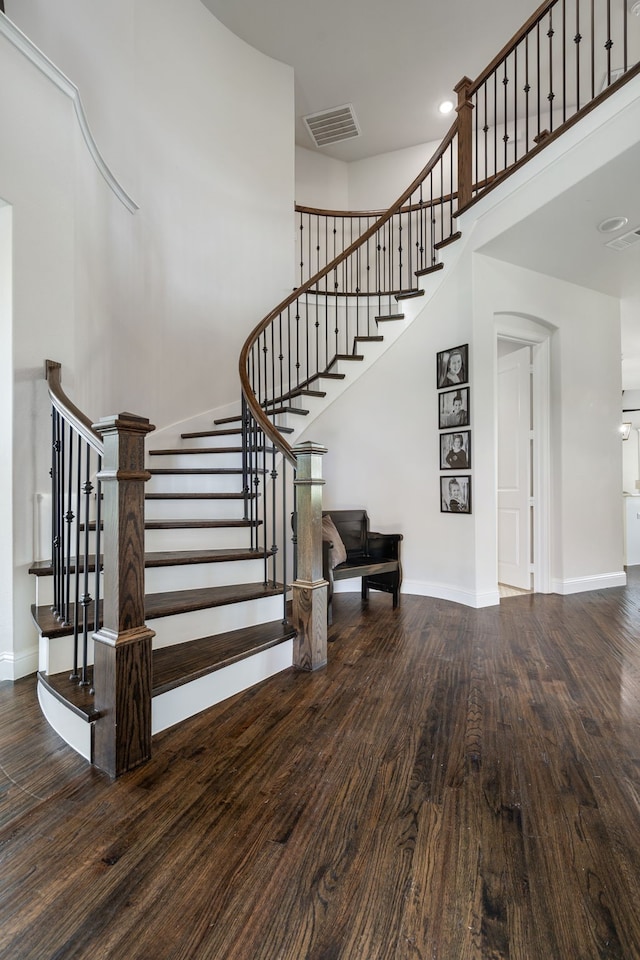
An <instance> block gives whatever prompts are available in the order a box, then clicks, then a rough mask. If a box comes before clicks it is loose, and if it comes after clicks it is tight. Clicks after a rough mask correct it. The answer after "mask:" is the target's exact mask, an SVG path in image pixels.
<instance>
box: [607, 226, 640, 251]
mask: <svg viewBox="0 0 640 960" xmlns="http://www.w3.org/2000/svg"><path fill="white" fill-rule="evenodd" d="M639 242H640V227H636V228H635V229H634V230H630V231H629V232H628V233H623V234H622V236H621V237H616V238H615V240H609V242H608V243H605V247H612V248H613V249H614V250H626V249H627V247H630V246H631V245H632V244H633V243H639Z"/></svg>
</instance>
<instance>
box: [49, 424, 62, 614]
mask: <svg viewBox="0 0 640 960" xmlns="http://www.w3.org/2000/svg"><path fill="white" fill-rule="evenodd" d="M60 501H61V496H60V414H59V413H58V411H57V410H56V409H55V407H52V409H51V533H52V536H51V567H52V570H53V611H54V613H55V614H56V616H57V615H58V614H59V613H60V609H61V597H62V591H61V584H60V577H61V571H62V562H61V553H60V509H59V504H60Z"/></svg>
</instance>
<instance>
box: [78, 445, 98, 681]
mask: <svg viewBox="0 0 640 960" xmlns="http://www.w3.org/2000/svg"><path fill="white" fill-rule="evenodd" d="M82 493H83V494H84V551H83V556H82V569H83V583H82V588H83V589H82V598H81V601H80V602H81V604H82V669H81V673H80V686H87V685H88V680H87V666H88V658H89V607H90V606H91V602H92V597H91V594H90V592H89V536H90V518H91V494H92V493H93V484H92V483H91V447H90V446H89V444H85V479H84V484H83V485H82ZM78 513H79V511H78ZM78 563H79V558H76V564H78ZM98 626H99V611H98V609H97V606H96V605H95V604H94V608H93V628H94V630H97V629H98Z"/></svg>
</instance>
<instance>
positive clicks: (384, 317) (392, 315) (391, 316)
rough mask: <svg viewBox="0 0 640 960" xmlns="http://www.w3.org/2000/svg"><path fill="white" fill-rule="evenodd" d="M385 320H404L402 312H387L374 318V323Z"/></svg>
mask: <svg viewBox="0 0 640 960" xmlns="http://www.w3.org/2000/svg"><path fill="white" fill-rule="evenodd" d="M385 320H404V313H387V314H383V315H382V316H380V317H376V318H375V321H376V323H380V322H381V321H383V322H384V321H385Z"/></svg>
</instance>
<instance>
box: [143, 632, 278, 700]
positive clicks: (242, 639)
mask: <svg viewBox="0 0 640 960" xmlns="http://www.w3.org/2000/svg"><path fill="white" fill-rule="evenodd" d="M295 635H296V631H295V629H294V628H293V627H292V626H291V624H283V623H282V621H280V620H275V621H272V622H270V623H261V624H257V625H254V626H251V627H245V628H243V629H241V630H232V631H230V632H229V633H221V634H217V635H216V636H213V637H202V638H200V639H198V640H190V641H188V642H187V643H179V644H175V645H173V646H170V647H163V648H162V649H161V650H155V651H154V653H153V696H158V695H159V694H161V693H166V691H167V690H173V689H175V688H176V687H179V686H181V685H182V684H184V683H189V682H190V681H191V680H197V679H199V678H200V677H203V676H206V675H207V674H210V673H214V672H215V671H216V670H221V669H223V668H224V667H228V666H230V665H231V664H232V663H237V662H239V661H240V660H244V659H246V658H247V657H249V656H252V655H253V654H255V653H260V652H261V651H262V650H268V649H269V648H270V647H275V646H276V645H277V644H279V643H283V642H284V641H285V640H289V639H291V638H292V637H295Z"/></svg>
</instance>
